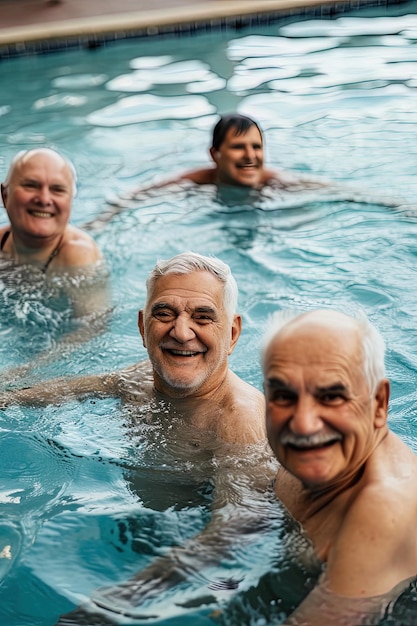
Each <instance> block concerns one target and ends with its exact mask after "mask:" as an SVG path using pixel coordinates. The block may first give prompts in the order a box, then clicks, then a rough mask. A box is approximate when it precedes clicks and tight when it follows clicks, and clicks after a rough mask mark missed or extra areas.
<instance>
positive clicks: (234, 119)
mask: <svg viewBox="0 0 417 626" xmlns="http://www.w3.org/2000/svg"><path fill="white" fill-rule="evenodd" d="M252 126H255V128H257V129H258V130H259V133H260V135H261V137H262V131H261V129H260V128H259V126H258V124H257V123H256V122H255V120H252V119H251V118H250V117H246V116H245V115H239V114H238V113H233V114H231V115H224V116H223V117H221V118H220V120H219V121H218V122H217V124H216V126H215V127H214V128H213V142H212V147H213V148H214V149H215V150H219V148H220V146H221V145H222V143H223V141H224V140H225V138H226V135H227V133H228V132H229V130H230V129H231V128H233V129H234V130H235V132H236V135H244V134H245V133H247V132H248V130H249V129H250V128H252Z"/></svg>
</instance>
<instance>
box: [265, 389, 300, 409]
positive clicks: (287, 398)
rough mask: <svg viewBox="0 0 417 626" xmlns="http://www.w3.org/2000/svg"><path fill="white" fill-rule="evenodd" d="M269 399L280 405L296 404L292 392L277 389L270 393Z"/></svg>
mask: <svg viewBox="0 0 417 626" xmlns="http://www.w3.org/2000/svg"><path fill="white" fill-rule="evenodd" d="M269 401H270V402H273V403H274V404H278V405H279V406H290V405H291V404H294V402H295V401H296V398H295V396H294V394H292V393H289V392H287V391H278V390H277V391H272V392H271V393H270V394H269Z"/></svg>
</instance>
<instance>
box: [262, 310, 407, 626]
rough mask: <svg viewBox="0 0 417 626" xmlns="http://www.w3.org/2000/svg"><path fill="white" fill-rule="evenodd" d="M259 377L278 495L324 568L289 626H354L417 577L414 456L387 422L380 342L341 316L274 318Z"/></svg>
mask: <svg viewBox="0 0 417 626" xmlns="http://www.w3.org/2000/svg"><path fill="white" fill-rule="evenodd" d="M263 372H264V389H265V396H266V427H267V433H268V439H269V442H270V445H271V447H272V449H273V451H274V452H275V455H276V456H277V458H278V460H279V462H280V463H281V466H280V469H279V471H278V475H277V478H276V485H275V493H276V495H277V496H278V498H279V499H280V500H281V501H282V502H283V503H284V504H285V505H286V507H287V508H288V510H289V511H290V513H291V514H292V515H293V516H294V518H295V519H296V520H298V521H299V522H300V523H301V524H302V527H303V529H304V530H305V532H306V533H307V535H308V536H309V537H310V539H311V540H312V542H313V545H314V548H315V552H316V554H317V556H318V557H319V559H321V561H322V562H323V563H324V572H323V575H322V578H321V580H320V582H319V584H318V585H317V586H316V588H315V589H314V590H313V591H312V592H311V593H310V594H309V595H308V596H307V597H306V599H305V600H304V601H303V602H302V603H301V605H300V606H299V607H298V609H297V610H296V611H295V612H294V613H293V614H292V616H291V617H290V618H289V619H288V621H287V622H286V623H287V624H303V625H306V626H323V625H324V624H342V623H343V624H344V625H346V626H357V625H358V624H359V623H360V624H362V623H364V621H363V619H364V618H365V617H366V618H367V619H369V615H370V614H372V613H374V612H376V614H379V613H380V612H381V610H383V609H384V606H386V605H387V604H388V602H389V601H390V600H392V599H393V598H395V597H397V596H398V595H399V593H400V592H401V591H402V590H404V589H405V588H406V587H407V586H408V584H409V583H410V581H411V579H413V578H414V577H415V576H416V575H417V492H416V489H415V477H416V475H417V458H416V456H415V454H414V453H413V452H412V451H411V450H410V449H409V448H408V447H407V445H406V444H405V443H404V442H403V441H402V440H401V439H400V438H399V437H397V436H396V435H395V434H394V433H393V432H392V431H391V430H390V429H389V427H388V425H387V415H388V399H389V382H388V380H387V379H386V377H385V368H384V342H383V339H382V337H381V336H380V334H379V333H378V331H377V330H376V329H375V328H374V327H373V326H372V325H371V324H370V323H369V321H368V320H366V319H353V318H352V317H350V316H347V315H345V314H342V313H338V312H335V311H310V312H308V313H304V314H301V315H297V316H295V317H294V318H292V319H288V317H286V316H285V315H283V316H281V317H279V316H278V318H277V319H275V322H274V323H272V324H271V328H270V330H269V332H268V336H267V338H266V340H265V343H264V350H263ZM366 623H370V622H368V621H366ZM372 623H374V622H372Z"/></svg>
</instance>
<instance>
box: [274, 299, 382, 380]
mask: <svg viewBox="0 0 417 626" xmlns="http://www.w3.org/2000/svg"><path fill="white" fill-rule="evenodd" d="M287 340H291V341H294V342H297V343H298V344H299V345H301V346H303V354H304V356H305V359H306V360H308V359H311V360H314V359H318V358H320V359H321V360H325V359H326V355H330V354H340V356H342V357H343V356H346V358H350V359H355V360H356V359H357V364H358V366H359V367H361V369H362V372H363V374H364V376H365V380H366V381H367V384H368V387H369V390H370V391H371V392H373V391H374V390H375V388H376V387H377V385H378V383H379V382H380V381H381V380H382V379H383V378H385V365H384V354H385V345H384V340H383V339H382V337H381V335H380V334H379V332H378V331H377V330H376V328H375V327H374V326H373V325H372V324H371V323H370V322H369V320H368V319H367V318H366V317H365V316H363V317H362V318H361V319H355V318H353V317H351V316H349V315H346V314H344V313H340V312H338V311H332V310H327V309H325V310H315V311H309V312H307V313H301V314H296V315H291V314H288V312H286V311H282V312H278V313H277V314H275V316H274V318H273V319H272V321H271V324H270V327H269V329H268V330H267V332H266V334H265V337H264V341H263V349H262V366H263V370H264V372H265V369H266V367H267V364H268V363H269V362H270V360H271V358H273V356H274V354H275V353H277V352H278V353H279V350H280V346H282V345H283V343H284V342H286V341H287ZM318 352H320V354H318Z"/></svg>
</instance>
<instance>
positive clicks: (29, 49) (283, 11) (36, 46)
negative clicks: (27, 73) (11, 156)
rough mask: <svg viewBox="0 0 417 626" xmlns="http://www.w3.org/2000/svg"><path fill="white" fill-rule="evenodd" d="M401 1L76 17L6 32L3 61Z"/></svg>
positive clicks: (234, 4) (294, 1)
mask: <svg viewBox="0 0 417 626" xmlns="http://www.w3.org/2000/svg"><path fill="white" fill-rule="evenodd" d="M401 3H402V0H257V2H256V5H255V6H254V3H253V2H252V0H221V1H219V2H216V3H215V4H213V3H212V2H211V3H209V2H205V3H203V4H202V5H200V6H193V7H190V6H180V7H176V8H171V9H167V8H165V9H155V10H152V11H135V12H129V13H123V14H120V15H105V16H94V17H88V18H73V19H69V20H61V21H54V22H48V23H43V24H32V25H26V26H21V27H9V28H5V29H3V30H0V58H2V59H4V58H8V57H14V56H21V55H26V54H36V53H42V52H52V51H56V50H60V49H65V48H70V47H71V48H72V47H88V46H91V47H94V44H102V43H105V42H106V41H114V40H119V39H128V38H132V37H144V36H145V37H150V36H155V35H163V34H165V33H169V34H175V33H181V34H184V32H190V33H191V32H194V31H196V30H198V29H201V28H204V29H205V30H209V29H211V28H219V27H222V26H228V25H229V26H234V27H236V26H239V25H241V26H245V25H250V24H249V23H248V24H246V23H245V22H250V20H251V19H258V20H259V19H261V20H262V21H265V22H268V21H269V20H271V21H272V20H273V19H277V18H280V17H285V16H286V15H294V16H300V17H325V16H326V17H329V16H333V15H336V14H340V13H345V12H347V11H350V10H355V9H356V10H357V9H360V8H365V7H372V6H378V7H381V6H392V5H396V4H401Z"/></svg>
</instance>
